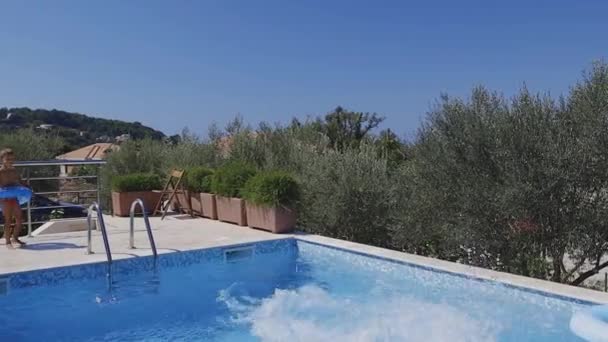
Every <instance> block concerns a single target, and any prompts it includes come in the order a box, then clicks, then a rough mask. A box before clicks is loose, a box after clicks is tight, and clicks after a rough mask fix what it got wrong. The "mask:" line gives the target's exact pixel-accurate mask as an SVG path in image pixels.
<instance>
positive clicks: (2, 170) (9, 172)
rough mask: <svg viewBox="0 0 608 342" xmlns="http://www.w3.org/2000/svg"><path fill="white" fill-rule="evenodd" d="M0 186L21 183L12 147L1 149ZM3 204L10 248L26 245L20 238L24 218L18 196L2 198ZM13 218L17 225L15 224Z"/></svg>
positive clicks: (5, 230)
mask: <svg viewBox="0 0 608 342" xmlns="http://www.w3.org/2000/svg"><path fill="white" fill-rule="evenodd" d="M0 162H1V163H2V165H1V166H0V188H2V187H7V186H17V185H21V184H20V183H21V177H20V176H19V172H17V169H15V167H14V166H13V163H14V162H15V154H14V153H13V150H11V149H10V148H5V149H3V150H2V151H0ZM0 204H1V205H2V213H3V214H4V238H5V239H6V246H7V247H8V248H19V247H21V246H23V245H25V243H24V242H22V241H20V240H19V233H20V232H21V226H22V219H21V207H20V206H19V202H18V201H17V199H16V198H8V199H0ZM13 219H14V220H15V225H14V226H13Z"/></svg>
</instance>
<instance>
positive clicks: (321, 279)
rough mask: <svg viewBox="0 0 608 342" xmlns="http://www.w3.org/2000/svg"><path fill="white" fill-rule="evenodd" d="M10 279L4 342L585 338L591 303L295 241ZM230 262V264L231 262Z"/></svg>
mask: <svg viewBox="0 0 608 342" xmlns="http://www.w3.org/2000/svg"><path fill="white" fill-rule="evenodd" d="M225 251H226V249H223V248H216V249H209V250H201V251H195V252H185V253H172V254H170V255H169V254H168V255H161V256H160V257H159V260H158V262H157V264H156V265H154V264H153V263H152V261H151V260H152V259H151V258H138V259H135V260H130V261H118V262H116V263H115V265H114V270H113V274H114V277H113V285H112V287H111V288H108V286H107V282H106V279H105V278H104V276H103V273H104V272H105V270H104V265H103V264H97V265H93V266H91V265H89V266H77V267H69V268H61V269H54V270H47V271H42V272H31V273H24V274H19V275H14V276H12V277H11V279H10V286H11V288H10V290H9V291H8V293H7V294H6V295H4V296H0V341H169V340H171V341H333V342H335V341H580V340H579V339H578V338H577V337H575V336H574V335H572V333H571V332H570V331H569V329H568V322H569V319H570V317H571V315H572V313H573V311H575V310H580V309H581V308H582V307H584V306H585V304H582V303H578V302H573V301H569V300H566V299H563V298H556V297H551V296H546V295H542V294H539V293H533V292H530V291H524V290H520V289H515V288H512V287H506V286H503V285H500V284H497V283H492V282H484V281H477V280H473V279H469V278H466V277H461V276H455V275H451V274H447V273H441V272H434V271H432V270H429V269H424V268H420V267H413V266H408V265H404V264H400V263H396V262H390V261H386V260H381V259H377V258H373V257H368V256H364V255H360V254H354V253H351V252H347V251H342V250H337V249H334V248H329V247H324V246H320V245H316V244H311V243H307V242H302V241H298V240H294V239H285V240H280V241H275V242H264V243H258V244H255V245H250V246H248V247H247V246H246V249H245V250H244V251H237V252H230V253H228V254H227V256H226V254H225V253H224V252H225ZM226 258H228V259H229V260H226Z"/></svg>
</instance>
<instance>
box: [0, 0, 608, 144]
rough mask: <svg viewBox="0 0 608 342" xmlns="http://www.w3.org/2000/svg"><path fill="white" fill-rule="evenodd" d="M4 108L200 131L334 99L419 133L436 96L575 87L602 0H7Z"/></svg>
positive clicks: (272, 117) (602, 16) (0, 34)
mask: <svg viewBox="0 0 608 342" xmlns="http://www.w3.org/2000/svg"><path fill="white" fill-rule="evenodd" d="M0 13H1V16H0V17H1V18H2V19H1V20H2V21H1V29H0V106H2V107H4V106H7V107H12V106H29V107H35V108H48V109H51V108H57V109H63V110H68V111H77V112H82V113H87V114H91V115H96V116H100V117H106V118H116V119H123V120H128V121H141V122H142V123H144V124H147V125H150V126H153V127H154V128H157V129H160V130H162V131H164V132H165V133H168V134H173V133H177V132H180V131H181V129H182V128H184V127H188V128H189V129H190V130H191V131H193V132H195V133H199V134H205V133H206V131H207V127H208V125H209V124H210V123H211V122H213V121H215V122H218V123H219V124H221V125H223V124H225V123H226V122H227V121H228V120H229V119H230V118H232V117H234V116H235V115H236V114H237V113H240V114H241V115H242V116H243V117H244V118H245V119H246V120H247V121H248V122H250V123H257V122H259V121H261V120H264V121H268V122H287V121H288V120H289V119H290V118H291V117H293V116H298V117H306V116H307V115H318V114H324V113H326V112H328V111H330V110H331V109H333V108H334V107H336V106H337V105H342V106H344V107H346V108H348V109H352V110H357V111H374V112H378V113H380V114H382V115H385V116H386V117H387V121H386V122H385V124H384V127H391V128H393V129H394V130H395V131H396V132H398V133H402V134H408V135H411V133H412V132H414V131H415V129H416V127H418V125H419V123H420V120H421V119H422V118H423V117H424V114H425V112H426V111H427V110H428V109H429V106H430V105H431V104H432V103H433V101H434V100H435V99H436V98H437V97H438V95H439V94H440V93H441V92H447V93H448V94H452V95H458V96H462V95H466V94H467V93H468V91H469V90H470V88H471V87H472V86H474V85H477V84H485V85H487V86H489V87H491V88H494V89H498V90H501V91H503V92H504V93H505V94H506V95H511V94H513V93H514V92H515V91H516V90H517V89H518V88H519V87H520V86H521V85H522V82H526V83H527V85H528V86H529V87H530V88H532V89H534V90H548V91H551V93H552V94H556V95H557V94H561V93H564V92H566V91H567V89H568V87H569V85H571V84H572V83H573V82H574V81H575V80H577V79H578V78H579V77H580V74H581V71H582V69H583V68H585V67H587V66H589V64H590V62H591V61H592V60H594V59H599V58H606V57H608V20H607V19H606V14H607V13H608V1H605V0H597V1H584V0H581V1H574V0H571V1H561V0H553V1H515V0H510V1H500V2H498V1H452V0H443V1H405V0H403V1H371V0H369V1H356V0H349V1H332V0H321V1H319V0H314V1H313V0H307V1H296V0H272V1H271V0H259V1H249V0H247V1H245V0H243V1H231V0H218V1H204V0H198V1H194V0H193V1H177V0H175V1H169V0H167V1H147V0H146V1H144V0H139V1H118V0H116V1H82V0H78V1H60V0H53V1H40V2H35V1H19V0H15V1H6V0H0Z"/></svg>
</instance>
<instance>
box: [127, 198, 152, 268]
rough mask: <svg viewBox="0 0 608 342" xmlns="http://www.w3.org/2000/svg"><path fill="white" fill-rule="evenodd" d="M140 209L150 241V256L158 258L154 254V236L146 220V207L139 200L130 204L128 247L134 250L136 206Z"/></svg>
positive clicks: (148, 221)
mask: <svg viewBox="0 0 608 342" xmlns="http://www.w3.org/2000/svg"><path fill="white" fill-rule="evenodd" d="M138 205H139V207H140V208H141V212H142V215H143V217H144V223H145V225H146V230H147V231H148V240H150V247H151V248H152V254H154V258H155V259H156V257H157V256H158V254H157V253H156V244H155V243H154V236H153V235H152V228H151V227H150V220H149V219H148V214H146V206H145V205H144V202H143V201H142V200H141V198H138V199H136V200H135V201H133V203H131V210H130V211H129V216H130V217H131V224H130V226H129V247H130V248H131V249H135V224H134V221H135V209H136V208H137V206H138Z"/></svg>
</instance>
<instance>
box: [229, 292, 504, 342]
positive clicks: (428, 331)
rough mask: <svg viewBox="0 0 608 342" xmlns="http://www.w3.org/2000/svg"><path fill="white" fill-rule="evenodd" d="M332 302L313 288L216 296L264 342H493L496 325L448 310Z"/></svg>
mask: <svg viewBox="0 0 608 342" xmlns="http://www.w3.org/2000/svg"><path fill="white" fill-rule="evenodd" d="M369 296H370V295H365V296H363V297H365V298H364V299H361V300H359V298H352V299H349V298H339V297H334V296H332V295H331V294H330V293H328V292H327V291H325V290H323V289H321V288H320V287H317V286H312V285H308V286H304V287H301V288H299V289H297V290H279V289H277V290H276V291H275V293H274V294H273V295H272V296H271V297H269V298H266V299H263V300H255V299H252V298H249V297H238V298H236V297H234V296H232V295H231V294H230V289H227V290H224V291H221V292H220V295H219V297H218V301H220V302H223V303H225V305H226V306H227V307H228V308H229V309H230V311H231V312H232V313H233V315H234V320H235V321H236V322H237V323H242V324H250V325H251V333H252V334H253V335H255V336H257V337H259V338H260V339H262V340H263V341H269V342H273V341H291V342H296V341H332V342H335V341H415V342H417V341H428V342H434V341H437V342H439V341H441V342H443V341H454V342H459V341H462V342H476V341H484V342H487V341H495V340H496V338H497V336H496V335H497V334H498V332H499V330H500V329H499V326H498V325H497V324H491V323H488V322H484V321H479V320H475V319H473V318H471V317H470V316H469V315H467V313H466V312H463V311H461V310H458V309H456V308H454V307H451V306H449V305H446V304H434V303H426V302H422V301H419V300H416V299H413V298H408V297H404V296H400V295H393V296H391V297H387V296H383V297H375V298H370V297H369Z"/></svg>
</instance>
